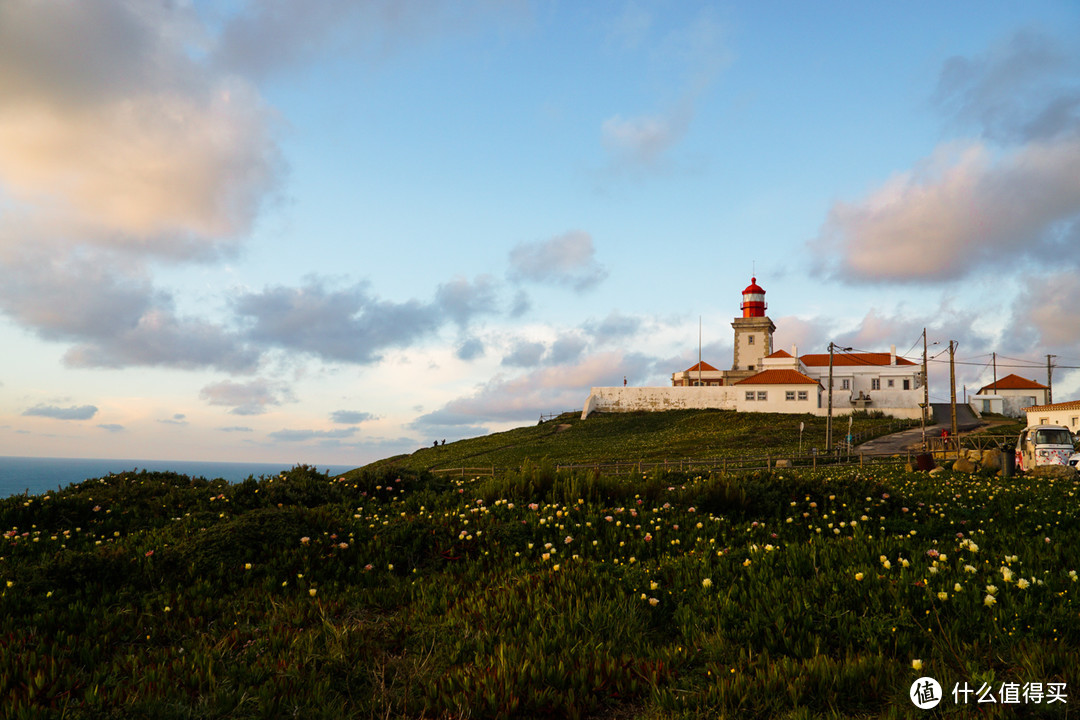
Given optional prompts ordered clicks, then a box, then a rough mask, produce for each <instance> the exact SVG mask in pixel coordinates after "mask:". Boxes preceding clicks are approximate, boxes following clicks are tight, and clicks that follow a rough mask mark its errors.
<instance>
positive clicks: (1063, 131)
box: [810, 30, 1080, 283]
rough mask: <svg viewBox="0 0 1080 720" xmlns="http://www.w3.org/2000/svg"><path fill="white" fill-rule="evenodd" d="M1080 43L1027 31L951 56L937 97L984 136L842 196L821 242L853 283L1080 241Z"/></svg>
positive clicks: (1046, 257)
mask: <svg viewBox="0 0 1080 720" xmlns="http://www.w3.org/2000/svg"><path fill="white" fill-rule="evenodd" d="M1078 78H1080V53H1077V52H1076V51H1075V50H1074V49H1071V48H1070V50H1068V51H1064V50H1062V49H1060V45H1059V44H1058V43H1057V42H1056V41H1055V40H1054V39H1053V38H1051V37H1049V36H1046V35H1044V34H1041V33H1038V32H1036V31H1032V30H1022V31H1018V32H1017V33H1015V34H1014V35H1012V36H1011V37H1010V38H1009V39H1008V40H1007V41H1006V42H1005V43H1002V44H1000V45H998V46H996V47H994V48H991V49H990V50H989V51H987V52H986V53H984V54H982V55H979V56H976V57H972V58H965V57H953V58H950V59H949V60H947V61H946V62H945V64H944V66H943V67H942V70H941V74H940V77H939V79H938V85H937V89H936V91H935V93H934V98H933V102H934V105H935V106H936V107H937V108H938V109H939V110H940V111H941V112H942V113H943V114H944V115H945V116H946V117H947V118H949V119H950V120H951V121H952V122H953V123H954V124H955V125H957V126H958V127H960V128H964V129H968V128H971V129H975V130H976V131H977V132H978V133H979V135H980V136H981V139H980V140H977V141H966V142H961V141H958V142H953V143H946V144H943V145H941V146H939V147H938V148H937V149H936V150H935V151H934V152H933V153H932V154H931V155H930V156H929V157H928V158H926V159H925V160H923V161H922V162H920V163H919V164H918V165H917V166H916V167H915V168H914V169H912V170H909V171H906V172H901V173H897V174H896V175H894V176H893V177H892V178H890V179H889V180H888V181H887V182H885V183H884V184H883V185H882V186H881V187H879V188H877V189H875V190H874V191H872V192H871V193H869V194H868V195H867V196H866V197H864V198H862V199H860V200H858V201H856V202H853V203H852V202H845V201H838V202H836V203H834V204H833V206H832V208H831V209H830V211H829V214H828V217H827V218H826V220H825V222H824V223H823V226H822V228H821V231H820V232H819V235H818V237H817V238H816V239H815V240H814V241H812V242H811V243H810V249H811V251H812V252H813V253H815V254H816V255H817V256H818V257H821V258H828V260H825V261H823V262H821V263H819V266H818V268H817V270H818V272H819V273H824V274H830V275H832V276H834V277H837V278H839V279H842V280H845V281H848V282H852V283H873V282H880V281H889V282H898V283H917V282H939V281H944V280H953V279H957V278H961V277H964V276H967V275H969V274H971V273H974V272H977V271H980V270H983V269H986V268H995V269H996V268H1004V267H1008V268H1016V267H1018V266H1019V267H1021V268H1023V267H1025V266H1027V267H1032V266H1034V267H1038V266H1046V265H1051V264H1057V263H1060V262H1061V261H1062V259H1064V258H1069V260H1066V261H1067V262H1071V263H1072V264H1074V265H1080V259H1075V258H1074V257H1073V256H1075V253H1074V252H1071V250H1072V249H1074V248H1075V247H1076V245H1077V243H1080V173H1078V172H1077V168H1078V167H1080V80H1078Z"/></svg>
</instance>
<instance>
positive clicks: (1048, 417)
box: [1024, 400, 1080, 435]
mask: <svg viewBox="0 0 1080 720" xmlns="http://www.w3.org/2000/svg"><path fill="white" fill-rule="evenodd" d="M1024 412H1025V413H1026V414H1027V424H1028V427H1031V426H1032V425H1063V426H1065V427H1067V428H1069V431H1070V432H1071V433H1072V434H1073V435H1076V434H1080V400H1070V401H1069V402H1059V403H1050V404H1049V405H1035V406H1033V407H1026V408H1024Z"/></svg>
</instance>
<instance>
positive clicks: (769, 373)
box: [735, 370, 820, 385]
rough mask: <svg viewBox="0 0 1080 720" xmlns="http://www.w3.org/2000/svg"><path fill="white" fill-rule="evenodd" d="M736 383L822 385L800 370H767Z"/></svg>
mask: <svg viewBox="0 0 1080 720" xmlns="http://www.w3.org/2000/svg"><path fill="white" fill-rule="evenodd" d="M735 384H736V385H820V383H819V382H818V381H817V380H815V379H814V378H812V377H807V376H806V375H803V374H802V373H801V372H799V371H798V370H765V371H763V372H759V373H758V374H757V375H751V376H750V377H748V378H746V379H745V380H740V381H739V382H737V383H735Z"/></svg>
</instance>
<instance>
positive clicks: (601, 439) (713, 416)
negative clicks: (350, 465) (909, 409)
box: [367, 410, 896, 470]
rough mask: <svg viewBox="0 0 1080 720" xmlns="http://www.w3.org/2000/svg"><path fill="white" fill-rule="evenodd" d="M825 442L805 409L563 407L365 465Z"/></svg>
mask: <svg viewBox="0 0 1080 720" xmlns="http://www.w3.org/2000/svg"><path fill="white" fill-rule="evenodd" d="M895 422H896V421H894V420H892V419H889V418H871V417H868V416H866V415H862V416H859V417H856V418H855V420H854V423H853V426H852V432H853V434H855V435H861V436H863V439H869V437H873V436H876V435H879V434H882V433H885V432H889V431H890V430H889V429H890V428H892V427H895ZM800 423H803V424H804V425H805V430H804V431H803V433H802V435H803V438H802V447H803V451H804V452H809V451H810V448H812V447H819V448H824V447H825V418H820V417H815V416H812V415H784V414H776V413H738V412H735V411H731V410H671V411H668V412H634V413H609V414H602V413H598V414H593V415H590V416H589V418H588V419H586V420H582V419H581V415H580V414H579V413H564V414H563V415H560V416H559V417H557V418H555V419H554V420H549V421H547V422H544V423H540V424H538V425H532V426H528V427H520V428H515V429H513V430H508V431H506V432H500V433H492V434H491V435H484V436H481V437H476V438H469V439H467V440H459V441H457V442H453V443H447V444H446V445H439V446H438V447H429V448H422V449H420V450H417V451H416V452H414V453H412V454H411V455H398V456H395V457H392V458H388V459H386V460H380V461H378V462H376V463H372V464H371V465H368V466H367V469H368V470H375V469H378V468H384V467H397V468H402V469H409V470H437V469H448V468H460V467H488V466H496V467H503V468H516V467H520V466H521V465H522V464H523V463H524V462H525V461H526V460H529V461H531V462H534V463H535V462H537V461H539V460H542V459H544V458H548V459H551V460H553V461H554V462H556V463H559V464H573V463H610V462H616V461H623V462H634V461H638V460H674V461H678V460H680V459H684V458H694V459H707V458H724V457H735V456H746V455H753V456H759V457H762V456H764V455H765V454H767V453H769V454H772V455H773V456H774V457H775V456H778V455H783V454H788V455H793V454H795V453H797V452H798V450H799V424H800ZM846 433H847V419H846V418H841V419H839V420H836V421H835V425H834V429H833V437H834V440H840V439H842V438H843V437H844V435H846Z"/></svg>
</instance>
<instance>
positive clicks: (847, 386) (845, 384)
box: [840, 380, 851, 390]
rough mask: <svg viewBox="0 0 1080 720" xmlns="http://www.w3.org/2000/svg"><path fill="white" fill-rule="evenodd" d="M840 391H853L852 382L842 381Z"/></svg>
mask: <svg viewBox="0 0 1080 720" xmlns="http://www.w3.org/2000/svg"><path fill="white" fill-rule="evenodd" d="M840 389H841V390H850V389H851V381H850V380H841V381H840Z"/></svg>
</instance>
